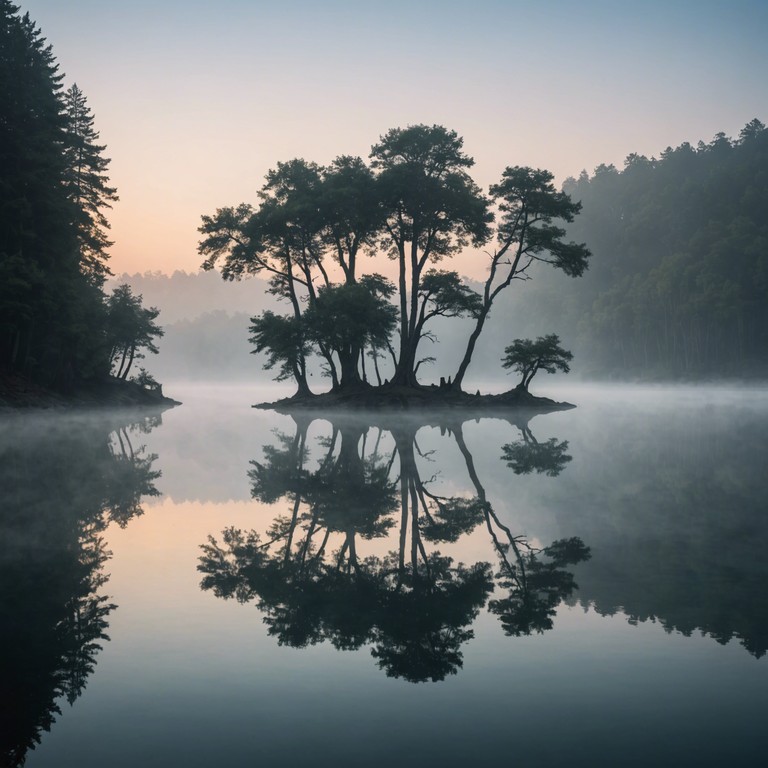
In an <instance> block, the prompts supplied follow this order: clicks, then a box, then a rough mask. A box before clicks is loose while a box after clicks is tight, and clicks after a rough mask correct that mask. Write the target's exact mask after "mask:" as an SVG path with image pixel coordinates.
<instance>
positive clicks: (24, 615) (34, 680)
mask: <svg viewBox="0 0 768 768" xmlns="http://www.w3.org/2000/svg"><path fill="white" fill-rule="evenodd" d="M159 419H160V417H159V416H158V417H153V418H149V419H143V420H142V421H140V422H138V423H134V424H132V425H130V426H127V425H124V424H120V425H116V424H115V423H107V422H106V421H105V420H103V419H99V420H93V421H90V422H89V421H86V420H83V419H67V418H64V417H61V418H60V419H53V418H49V419H47V420H46V421H43V420H40V421H37V420H35V419H34V418H33V419H30V420H24V419H15V418H14V419H10V420H8V421H4V422H2V423H0V487H2V488H3V504H2V505H0V626H1V627H2V630H3V631H2V636H1V637H2V639H1V640H0V683H1V684H2V696H1V697H0V763H2V765H4V766H5V765H8V766H18V765H22V764H23V763H24V761H25V759H26V755H27V752H28V750H29V749H33V748H34V746H35V745H36V744H37V743H39V741H40V737H41V734H42V732H43V731H47V730H49V729H50V727H51V725H52V724H53V722H54V720H55V716H56V715H57V714H60V713H61V710H60V702H61V700H62V699H63V698H66V700H67V701H68V703H69V704H72V703H74V701H75V700H76V699H77V698H78V696H80V694H81V693H82V691H83V689H84V688H85V685H86V682H87V679H88V677H89V675H90V674H91V673H92V672H93V670H94V666H95V662H96V655H97V653H98V651H99V650H100V649H101V645H100V642H101V641H103V640H107V639H108V637H107V634H106V631H107V618H108V616H109V613H110V612H111V611H112V610H113V609H114V608H115V606H114V605H113V604H112V603H110V602H109V598H108V597H107V596H106V595H105V594H103V590H102V588H103V586H104V584H105V582H106V581H107V579H108V576H107V575H106V574H105V573H104V570H103V568H104V564H105V562H106V560H107V559H108V558H109V557H110V553H109V551H108V550H107V549H106V548H105V542H104V539H103V536H102V534H103V531H104V529H105V528H106V526H107V525H108V524H109V523H110V522H115V523H117V524H118V525H120V526H125V525H126V524H127V523H128V521H129V520H130V519H131V518H133V517H135V516H137V515H140V514H141V513H142V509H141V499H142V497H143V496H148V495H149V496H151V495H157V493H158V492H157V490H156V489H155V487H154V481H155V480H156V479H157V477H158V476H159V473H158V472H156V471H154V470H153V469H152V464H153V461H154V460H155V459H156V456H154V455H151V454H147V453H146V450H145V449H144V447H142V446H139V445H138V441H137V434H138V433H141V432H146V431H149V430H150V429H151V428H152V427H153V426H154V425H155V424H158V423H159ZM21 436H23V437H21Z"/></svg>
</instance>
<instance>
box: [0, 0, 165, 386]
mask: <svg viewBox="0 0 768 768" xmlns="http://www.w3.org/2000/svg"><path fill="white" fill-rule="evenodd" d="M63 79H64V76H63V75H62V74H61V73H60V72H59V65H58V64H57V62H56V59H55V57H54V55H53V52H52V50H51V47H50V46H49V45H47V44H46V41H45V39H44V38H43V37H42V36H41V34H40V31H39V29H38V28H37V26H36V25H35V24H34V22H33V21H31V19H30V18H29V14H25V15H23V16H21V15H20V12H19V8H18V7H17V6H16V5H14V4H13V3H11V2H10V1H9V0H0V105H2V106H1V107H0V169H2V176H1V177H0V182H1V183H0V399H2V392H3V391H4V389H5V382H6V381H9V380H10V379H11V378H20V379H21V380H23V381H29V382H33V383H35V384H38V385H42V386H44V387H49V388H51V389H54V390H58V391H70V392H71V391H74V390H77V388H78V387H79V386H80V385H82V384H83V383H85V382H94V381H100V380H104V379H106V378H107V377H108V376H109V374H110V372H113V373H114V374H115V375H116V376H118V377H119V378H120V379H123V380H125V379H126V378H127V376H128V373H129V371H130V370H131V365H132V363H133V361H134V360H135V359H140V357H141V355H142V350H146V351H149V352H156V351H157V349H156V347H155V345H154V340H155V339H157V338H158V337H160V336H162V329H160V328H159V327H158V326H157V325H156V324H155V323H154V320H155V319H156V317H157V314H158V312H157V310H156V309H155V308H151V309H146V308H144V307H143V306H142V302H141V296H134V295H132V294H131V290H130V288H128V286H120V287H118V288H117V289H116V290H115V291H114V292H113V293H112V294H111V295H107V294H106V293H105V291H104V282H105V279H106V278H107V277H108V276H109V275H110V274H111V272H110V270H109V267H108V264H107V262H108V259H109V253H108V250H109V247H110V246H111V245H112V243H111V241H110V240H109V222H108V221H107V218H106V216H105V211H106V210H108V209H109V208H110V207H111V206H112V203H114V202H115V201H117V199H118V197H117V191H116V189H115V188H114V187H112V186H110V184H109V177H108V175H107V171H108V167H109V162H110V161H109V159H108V158H106V157H105V156H104V150H105V146H103V145H102V144H100V143H99V133H98V131H97V130H96V129H95V128H94V118H93V115H92V113H91V110H90V108H89V106H88V103H87V101H86V98H85V95H84V94H83V92H82V91H81V90H80V88H78V86H77V85H76V84H73V85H71V86H70V87H69V88H68V89H66V90H65V89H64V86H63V85H62V81H63ZM144 380H145V381H146V374H145V377H144Z"/></svg>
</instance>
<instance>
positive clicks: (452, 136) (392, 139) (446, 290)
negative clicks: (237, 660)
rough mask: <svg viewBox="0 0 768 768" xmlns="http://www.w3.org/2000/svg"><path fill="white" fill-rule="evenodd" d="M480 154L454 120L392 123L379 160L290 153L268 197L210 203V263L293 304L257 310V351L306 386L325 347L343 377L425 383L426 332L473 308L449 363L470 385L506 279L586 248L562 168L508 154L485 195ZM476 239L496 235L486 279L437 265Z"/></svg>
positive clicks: (456, 382) (349, 381)
mask: <svg viewBox="0 0 768 768" xmlns="http://www.w3.org/2000/svg"><path fill="white" fill-rule="evenodd" d="M473 163H474V161H473V160H472V158H471V157H469V155H467V154H466V153H465V152H464V149H463V140H462V138H461V137H459V136H458V135H457V134H456V132H455V131H452V130H448V129H447V128H445V127H443V126H440V125H433V126H427V125H413V126H409V127H407V128H394V129H392V130H390V131H388V132H387V133H386V134H384V135H383V136H382V137H381V139H380V140H379V142H378V143H376V144H374V146H373V147H372V149H371V152H370V156H369V158H368V162H366V161H365V160H364V159H362V158H360V157H350V156H341V157H338V158H336V159H335V160H334V161H333V162H332V163H331V164H330V165H328V166H326V167H322V166H319V165H318V164H316V163H313V162H309V161H306V160H303V159H294V160H290V161H287V162H280V163H278V164H277V166H276V168H274V169H273V170H271V171H269V173H268V174H267V177H266V183H265V184H264V185H263V187H262V188H261V190H260V192H259V202H258V204H257V205H255V206H254V205H251V204H249V203H242V204H240V205H238V206H235V207H227V208H220V209H218V210H217V211H216V212H215V213H214V214H213V215H206V216H203V219H202V226H201V227H200V232H201V234H202V239H201V242H200V245H199V251H200V253H201V255H203V256H204V257H205V260H204V262H203V265H202V266H203V269H206V270H209V269H213V268H214V267H215V266H217V265H220V267H221V272H222V276H223V277H224V278H225V279H228V280H235V279H239V278H241V277H244V276H247V275H253V274H260V275H262V276H266V277H268V278H269V285H270V289H269V290H270V291H271V292H272V293H273V294H274V295H276V296H278V297H279V298H281V299H283V300H284V301H285V302H286V303H287V304H288V305H289V307H290V310H289V312H288V313H286V314H277V313H275V312H273V311H271V310H267V311H265V312H263V313H262V314H260V315H258V316H256V317H254V318H252V321H251V322H252V324H251V329H250V330H251V341H252V343H253V345H254V347H255V351H256V352H265V353H266V354H267V356H268V359H267V367H268V368H274V369H276V370H277V378H278V379H293V380H295V381H296V384H297V387H298V392H299V394H309V393H310V388H309V385H308V382H307V360H308V359H309V357H310V356H311V355H318V356H319V357H320V358H321V359H322V360H323V361H324V365H325V369H326V372H327V374H328V376H329V377H330V379H331V383H332V388H333V389H334V390H339V389H354V388H357V387H361V386H363V385H366V384H370V383H371V382H375V383H376V384H378V385H382V384H387V383H389V384H393V385H399V386H404V387H416V386H418V385H419V381H418V372H419V367H420V366H421V365H422V364H425V363H428V362H431V361H432V358H431V357H430V356H429V355H424V356H422V355H423V345H422V342H423V341H424V340H429V339H431V338H432V330H431V324H432V323H433V321H434V319H435V318H438V317H444V318H456V317H465V318H470V319H471V322H472V331H471V333H470V335H469V338H468V339H467V341H466V346H465V351H464V354H463V356H462V359H461V362H460V364H459V366H458V369H457V370H456V371H452V372H446V373H447V374H448V376H447V382H446V383H447V384H448V383H449V386H451V387H453V388H455V389H461V385H462V382H463V380H464V376H465V374H466V371H467V369H468V367H469V365H470V363H471V361H472V356H473V352H474V349H475V345H476V342H477V339H478V338H479V336H480V334H481V332H482V330H483V328H484V326H485V323H486V320H487V318H488V316H489V314H490V312H491V309H492V307H493V306H494V303H495V301H496V299H497V297H498V296H499V294H500V293H501V292H502V291H504V290H505V289H506V288H508V287H509V286H510V285H511V284H512V282H513V281H515V280H524V279H527V277H528V271H529V269H530V267H531V265H532V264H533V263H534V262H544V263H548V264H550V265H552V266H554V267H555V268H556V269H558V270H561V271H562V272H563V273H565V274H566V275H569V276H571V277H576V276H579V275H581V274H582V273H583V272H584V270H585V269H586V267H587V263H588V258H589V251H588V250H587V248H586V246H585V245H583V244H579V243H576V242H573V241H570V240H566V239H565V235H566V233H565V230H564V229H563V227H562V226H561V224H565V223H567V222H571V221H573V219H574V217H575V215H576V214H577V213H578V212H579V210H580V205H579V204H578V203H576V202H573V201H572V200H571V198H570V196H569V195H568V194H566V193H564V192H560V191H558V190H556V189H555V187H554V184H553V176H552V174H551V173H549V172H548V171H542V170H538V169H533V168H527V167H518V166H516V167H508V168H506V169H505V171H504V172H503V173H502V176H501V179H500V181H499V183H498V184H495V185H492V186H491V188H490V190H489V193H488V194H487V195H486V194H484V193H483V192H482V191H481V190H480V188H479V187H478V186H477V185H476V184H475V182H474V181H473V180H472V178H471V177H470V176H469V173H468V169H469V168H471V166H472V165H473ZM468 246H473V247H475V248H477V249H479V248H483V247H484V248H486V249H487V250H485V251H483V252H482V253H483V254H484V255H483V256H481V257H480V258H484V259H486V262H487V266H488V277H487V279H486V281H485V283H484V284H483V286H482V288H481V290H480V291H476V290H473V289H472V288H471V287H470V286H469V285H468V284H467V283H466V282H465V281H464V280H462V278H461V277H460V276H459V274H458V272H456V271H454V270H448V269H441V268H438V266H439V264H440V262H442V261H443V260H444V259H446V258H448V257H450V256H453V255H454V254H456V253H458V252H460V251H462V250H464V249H465V248H467V247H468ZM385 259H389V260H391V261H392V262H394V264H395V266H396V270H397V279H396V282H392V281H390V280H389V279H387V278H386V277H384V276H383V275H381V274H380V273H379V272H376V271H375V267H374V268H370V267H368V265H369V264H370V263H371V262H373V263H374V265H375V264H376V263H383V260H385ZM364 267H365V268H364ZM366 366H367V368H366ZM383 366H386V368H385V369H384V370H385V371H386V372H385V373H382V368H383ZM443 378H444V379H446V377H443Z"/></svg>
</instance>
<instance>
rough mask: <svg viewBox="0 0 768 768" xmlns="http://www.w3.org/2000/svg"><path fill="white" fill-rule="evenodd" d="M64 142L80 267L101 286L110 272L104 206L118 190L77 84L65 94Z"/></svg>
mask: <svg viewBox="0 0 768 768" xmlns="http://www.w3.org/2000/svg"><path fill="white" fill-rule="evenodd" d="M64 105H65V114H66V144H65V147H64V159H65V163H66V168H65V173H64V187H65V190H66V194H67V197H68V199H69V200H70V201H71V202H72V204H73V206H74V208H75V210H76V212H77V216H76V219H75V222H74V227H75V231H76V233H77V243H78V248H79V252H80V253H79V256H80V259H79V260H80V269H81V270H82V272H83V273H84V274H85V275H86V276H87V277H88V279H89V280H90V281H91V282H92V283H94V284H96V285H99V286H101V285H102V284H103V282H104V279H105V277H106V276H107V275H109V274H110V272H109V269H108V267H107V265H106V260H107V259H108V258H109V254H108V253H107V249H108V248H109V246H111V245H112V243H111V242H110V240H109V239H108V237H107V230H108V229H109V222H108V221H107V218H106V216H105V215H104V213H103V209H104V208H111V204H112V203H113V202H115V201H117V200H118V197H117V190H116V189H114V188H113V187H110V186H109V184H108V182H109V177H108V176H107V173H106V172H107V168H108V167H109V162H110V161H109V159H107V158H105V157H103V156H102V152H104V150H105V149H106V147H105V146H103V145H99V144H98V143H97V142H98V139H99V133H98V131H96V130H95V128H94V127H93V120H94V118H93V115H92V114H91V110H90V108H89V107H88V104H87V102H86V99H85V95H84V94H83V92H82V91H81V90H80V89H79V88H78V87H77V84H74V85H72V87H71V88H69V90H68V91H67V92H66V93H65V94H64Z"/></svg>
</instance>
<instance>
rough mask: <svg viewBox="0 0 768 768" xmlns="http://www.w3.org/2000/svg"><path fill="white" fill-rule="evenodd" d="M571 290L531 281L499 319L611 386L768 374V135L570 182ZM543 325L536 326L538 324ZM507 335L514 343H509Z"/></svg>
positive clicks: (750, 134) (640, 160)
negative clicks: (584, 248) (549, 341)
mask: <svg viewBox="0 0 768 768" xmlns="http://www.w3.org/2000/svg"><path fill="white" fill-rule="evenodd" d="M564 191H566V192H567V193H569V194H570V195H571V196H572V197H573V198H574V199H575V200H580V201H581V202H582V205H583V209H582V212H581V214H580V215H579V216H577V217H576V220H575V221H574V223H573V224H572V225H570V227H569V235H570V236H572V237H573V238H574V239H575V240H577V241H579V242H582V241H583V242H586V243H587V244H588V245H589V248H590V250H591V251H592V253H593V256H592V259H591V261H590V267H589V271H588V272H587V273H586V274H585V275H584V277H583V278H582V279H580V280H573V281H572V280H568V279H567V278H564V277H563V276H562V275H560V274H556V273H554V272H546V271H544V270H541V274H537V275H536V279H535V280H534V281H533V282H532V283H531V284H530V285H528V286H524V290H522V291H520V292H519V293H518V296H519V297H520V301H519V302H516V303H515V305H514V306H510V307H509V308H508V310H507V313H506V315H507V321H508V322H509V324H510V325H512V327H518V328H519V327H521V326H525V325H526V324H527V322H528V318H530V316H531V315H532V314H534V315H535V321H536V325H537V327H539V328H544V329H545V330H553V331H555V330H556V331H558V332H560V333H561V335H562V336H563V338H564V340H565V343H566V345H570V346H571V347H572V348H573V350H574V351H575V352H576V360H577V361H578V370H580V371H581V372H582V373H584V374H586V375H588V376H590V375H591V376H611V377H616V378H644V379H647V378H659V379H670V378H686V379H696V378H733V377H741V376H756V375H761V376H765V375H766V374H768V131H766V128H765V126H764V125H763V124H762V123H761V122H760V121H758V120H753V121H752V122H750V123H748V124H747V125H746V126H745V127H744V129H743V130H742V131H741V133H740V134H739V136H738V138H736V139H729V138H728V137H726V136H725V135H724V134H722V133H720V134H718V135H717V136H715V138H714V139H713V140H712V141H711V142H710V143H708V144H705V143H703V142H700V143H699V144H698V145H697V146H695V147H694V146H692V145H690V144H688V143H685V144H682V145H681V146H679V147H677V148H676V149H672V148H668V149H666V150H665V151H664V152H662V153H661V155H660V156H659V157H658V158H647V157H643V156H641V155H635V154H633V155H630V156H629V157H628V158H627V160H626V162H625V164H624V169H623V170H618V169H616V168H615V167H614V166H612V165H609V166H605V165H601V166H598V168H597V169H595V172H594V174H593V175H591V176H589V175H588V174H586V173H582V174H581V176H580V177H579V178H578V179H568V180H567V181H566V183H565V184H564ZM542 315H545V316H546V318H544V317H542ZM515 335H519V334H517V332H515Z"/></svg>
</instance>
